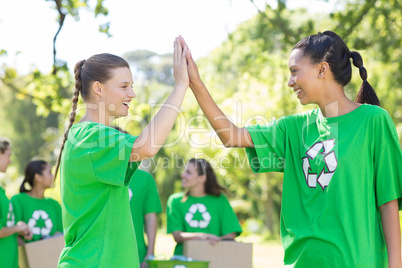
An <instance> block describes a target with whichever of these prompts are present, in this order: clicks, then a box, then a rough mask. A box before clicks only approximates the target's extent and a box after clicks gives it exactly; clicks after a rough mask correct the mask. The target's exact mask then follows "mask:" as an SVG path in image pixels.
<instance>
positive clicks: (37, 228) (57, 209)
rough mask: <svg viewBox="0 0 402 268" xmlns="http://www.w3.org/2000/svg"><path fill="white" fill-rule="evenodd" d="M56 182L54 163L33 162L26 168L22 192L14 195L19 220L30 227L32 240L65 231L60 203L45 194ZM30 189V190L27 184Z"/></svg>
mask: <svg viewBox="0 0 402 268" xmlns="http://www.w3.org/2000/svg"><path fill="white" fill-rule="evenodd" d="M52 183H53V175H52V166H51V165H50V164H48V163H47V162H45V161H42V160H36V161H31V162H29V163H28V165H27V166H26V168H25V177H24V180H23V182H22V184H21V187H20V194H17V195H15V196H13V197H12V198H11V203H12V204H13V207H14V214H15V219H16V221H23V222H25V223H27V224H28V226H29V228H31V230H32V233H33V236H32V239H31V240H25V242H33V241H37V240H41V239H44V238H47V237H50V236H53V235H55V234H57V233H62V232H63V225H62V219H61V206H60V204H59V203H58V202H57V201H56V200H54V199H52V198H47V197H45V195H44V193H45V190H46V189H48V188H50V187H51V186H52ZM28 186H29V187H30V190H27V187H28Z"/></svg>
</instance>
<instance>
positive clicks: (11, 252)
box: [0, 137, 32, 268]
mask: <svg viewBox="0 0 402 268" xmlns="http://www.w3.org/2000/svg"><path fill="white" fill-rule="evenodd" d="M10 156H11V145H10V141H9V140H8V139H7V138H4V137H0V172H6V170H7V167H8V165H9V164H10V163H11V160H10ZM18 235H21V236H23V237H24V238H25V239H31V238H32V232H31V229H29V227H28V225H27V224H26V223H25V222H23V221H18V222H17V221H16V220H15V216H14V210H13V206H12V204H11V202H10V200H9V199H8V197H7V195H6V191H5V190H4V189H3V187H1V186H0V267H7V268H17V267H18V240H17V237H18Z"/></svg>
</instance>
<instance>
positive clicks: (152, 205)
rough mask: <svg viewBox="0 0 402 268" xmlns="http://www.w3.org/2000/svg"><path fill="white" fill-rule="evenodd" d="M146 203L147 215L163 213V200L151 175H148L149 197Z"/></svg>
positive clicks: (147, 196)
mask: <svg viewBox="0 0 402 268" xmlns="http://www.w3.org/2000/svg"><path fill="white" fill-rule="evenodd" d="M146 198H147V200H146V202H145V214H148V213H160V212H162V205H161V200H160V198H159V193H158V189H157V187H156V183H155V180H154V178H153V177H152V175H151V174H149V173H147V195H146Z"/></svg>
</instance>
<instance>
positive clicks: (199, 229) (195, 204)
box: [167, 158, 242, 255]
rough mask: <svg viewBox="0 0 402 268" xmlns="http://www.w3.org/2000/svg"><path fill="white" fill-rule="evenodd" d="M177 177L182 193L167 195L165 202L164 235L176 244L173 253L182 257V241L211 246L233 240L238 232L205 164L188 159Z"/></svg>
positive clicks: (223, 196) (231, 212) (222, 189)
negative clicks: (193, 241) (203, 243)
mask: <svg viewBox="0 0 402 268" xmlns="http://www.w3.org/2000/svg"><path fill="white" fill-rule="evenodd" d="M181 178H182V179H181V181H182V187H183V188H185V189H186V192H185V193H176V194H173V195H171V196H170V197H169V199H168V202H167V232H168V233H171V234H172V235H173V237H174V240H175V241H176V242H177V245H176V248H175V250H174V254H175V255H183V242H184V241H186V240H207V241H209V242H210V243H211V244H215V243H218V241H220V240H224V239H229V240H233V239H235V237H236V236H238V235H239V234H240V233H241V232H242V229H241V227H240V224H239V221H238V219H237V217H236V214H235V213H234V212H233V209H232V207H231V206H230V203H229V201H228V200H227V198H226V197H225V195H223V192H226V189H225V188H223V187H222V186H220V185H219V184H218V181H217V179H216V175H215V172H214V170H213V169H212V167H211V165H210V164H209V163H208V161H206V160H204V159H194V158H193V159H190V160H189V161H188V163H187V166H186V169H185V171H184V173H183V174H182V175H181Z"/></svg>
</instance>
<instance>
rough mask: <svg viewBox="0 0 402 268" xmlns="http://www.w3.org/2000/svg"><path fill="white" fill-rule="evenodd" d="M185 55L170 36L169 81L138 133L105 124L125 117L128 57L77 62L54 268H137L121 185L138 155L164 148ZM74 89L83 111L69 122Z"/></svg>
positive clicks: (183, 78)
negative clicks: (60, 242)
mask: <svg viewBox="0 0 402 268" xmlns="http://www.w3.org/2000/svg"><path fill="white" fill-rule="evenodd" d="M185 54H186V49H184V50H183V49H182V47H181V45H180V40H179V38H176V40H175V42H174V59H173V71H174V77H175V82H176V83H175V87H174V89H173V91H172V93H171V94H170V96H169V97H168V98H167V100H166V101H165V103H164V104H163V106H162V107H161V109H160V110H159V112H158V113H157V114H156V115H155V117H154V118H153V119H152V120H151V122H149V124H148V125H147V126H146V127H145V128H144V129H143V131H142V132H141V133H140V135H139V136H131V135H129V134H125V133H121V132H119V131H118V130H116V129H114V128H111V127H110V124H111V122H112V121H113V120H114V119H116V118H119V117H124V116H127V115H128V110H129V105H130V101H131V99H133V98H134V97H135V94H134V91H133V89H132V84H133V79H132V74H131V71H130V68H129V65H128V63H127V62H126V61H125V60H124V59H122V58H121V57H118V56H115V55H112V54H97V55H94V56H92V57H90V58H89V59H87V60H82V61H79V62H78V63H77V64H76V66H75V69H74V73H75V91H74V96H73V99H72V102H73V107H72V112H71V116H70V119H69V126H68V127H67V131H66V133H65V135H64V140H63V143H62V146H61V150H60V156H59V159H58V162H57V165H56V174H57V172H59V173H60V181H61V182H60V183H61V199H62V215H63V227H64V237H65V242H66V246H65V248H64V249H63V251H62V253H61V255H60V259H59V267H125V268H130V267H134V268H138V267H139V259H138V251H137V246H136V241H135V233H134V228H133V223H132V220H131V215H130V206H129V195H128V190H127V186H128V185H129V183H130V179H131V177H132V175H133V173H134V172H135V170H136V169H137V167H138V166H139V164H140V161H141V160H143V159H147V158H150V157H153V156H154V155H155V154H156V153H157V152H158V151H159V149H160V148H161V147H162V145H163V143H164V142H165V140H166V138H167V136H168V134H169V132H170V130H171V129H172V126H173V124H174V122H175V120H176V117H177V115H178V113H179V112H180V107H181V104H182V101H183V98H184V94H185V92H186V90H187V87H188V83H189V78H188V73H187V65H186V58H185ZM79 95H81V96H82V98H83V100H84V102H85V105H86V109H85V115H84V116H83V117H82V119H81V120H80V122H78V123H76V124H74V125H73V123H74V120H75V114H76V111H77V103H78V98H79ZM59 165H60V170H59Z"/></svg>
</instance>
